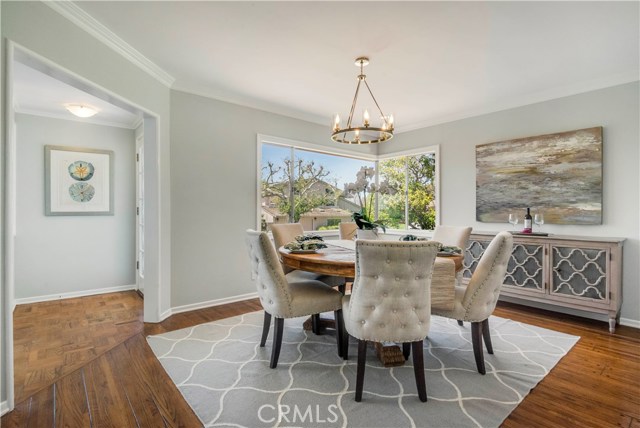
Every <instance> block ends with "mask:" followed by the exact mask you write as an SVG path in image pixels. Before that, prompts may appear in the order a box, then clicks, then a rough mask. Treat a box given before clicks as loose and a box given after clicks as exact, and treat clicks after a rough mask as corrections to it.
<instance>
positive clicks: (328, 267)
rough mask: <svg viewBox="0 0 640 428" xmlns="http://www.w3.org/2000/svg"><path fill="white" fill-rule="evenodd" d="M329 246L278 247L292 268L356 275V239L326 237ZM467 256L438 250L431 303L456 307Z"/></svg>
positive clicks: (439, 306) (345, 275)
mask: <svg viewBox="0 0 640 428" xmlns="http://www.w3.org/2000/svg"><path fill="white" fill-rule="evenodd" d="M324 243H325V244H326V245H327V248H322V249H319V250H314V251H289V250H287V249H286V248H284V247H280V248H279V249H278V251H279V253H280V257H281V259H282V263H283V264H284V265H285V266H287V267H289V268H291V269H298V270H304V271H308V272H315V273H319V274H324V275H334V276H341V277H345V278H355V276H356V252H355V250H356V243H355V241H351V240H344V239H333V240H326V241H324ZM463 261H464V258H463V256H462V255H459V254H449V253H438V256H437V257H436V260H435V263H434V266H433V276H432V278H431V307H432V308H437V309H443V310H451V309H452V308H453V303H454V296H455V284H456V273H458V272H459V271H461V270H462V267H463V265H462V264H463Z"/></svg>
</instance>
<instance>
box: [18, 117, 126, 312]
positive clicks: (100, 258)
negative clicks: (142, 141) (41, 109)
mask: <svg viewBox="0 0 640 428" xmlns="http://www.w3.org/2000/svg"><path fill="white" fill-rule="evenodd" d="M16 131H17V170H18V171H29V172H28V173H26V174H24V173H21V174H18V177H17V198H16V199H17V210H16V218H17V222H16V241H15V242H16V259H15V269H16V270H15V282H16V287H15V297H16V299H25V298H31V299H33V298H37V297H39V296H48V295H55V294H64V293H78V292H80V293H82V292H88V291H90V290H96V289H101V288H110V287H117V286H126V285H132V284H135V219H136V215H135V140H134V132H133V130H131V129H123V128H114V127H109V126H101V125H92V124H87V123H80V122H76V121H68V120H60V119H51V118H44V117H37V116H31V115H25V114H18V115H16ZM45 145H59V146H70V147H81V148H93V149H101V150H113V152H114V215H112V216H45V215H44V190H45V189H44V180H45V177H44V146H45Z"/></svg>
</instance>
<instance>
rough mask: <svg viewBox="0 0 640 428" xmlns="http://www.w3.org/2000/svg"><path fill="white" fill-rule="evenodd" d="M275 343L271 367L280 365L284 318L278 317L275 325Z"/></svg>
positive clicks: (272, 350)
mask: <svg viewBox="0 0 640 428" xmlns="http://www.w3.org/2000/svg"><path fill="white" fill-rule="evenodd" d="M273 327H274V328H273V345H272V347H273V348H272V349H271V364H270V365H269V367H271V368H272V369H275V368H276V367H277V366H278V358H279V357H280V347H281V346H282V330H283V329H284V318H276V319H275V325H274V326H273Z"/></svg>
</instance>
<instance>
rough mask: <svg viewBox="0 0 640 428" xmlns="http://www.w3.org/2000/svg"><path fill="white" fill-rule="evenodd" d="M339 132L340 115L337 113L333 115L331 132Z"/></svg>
mask: <svg viewBox="0 0 640 428" xmlns="http://www.w3.org/2000/svg"><path fill="white" fill-rule="evenodd" d="M339 130H340V115H339V114H338V113H336V114H334V115H333V132H336V131H339Z"/></svg>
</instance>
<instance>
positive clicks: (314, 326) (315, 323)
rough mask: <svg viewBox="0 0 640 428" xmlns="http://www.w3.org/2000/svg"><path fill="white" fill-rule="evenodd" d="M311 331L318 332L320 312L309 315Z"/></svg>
mask: <svg viewBox="0 0 640 428" xmlns="http://www.w3.org/2000/svg"><path fill="white" fill-rule="evenodd" d="M311 331H312V332H313V334H317V335H319V334H320V314H313V315H311Z"/></svg>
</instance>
